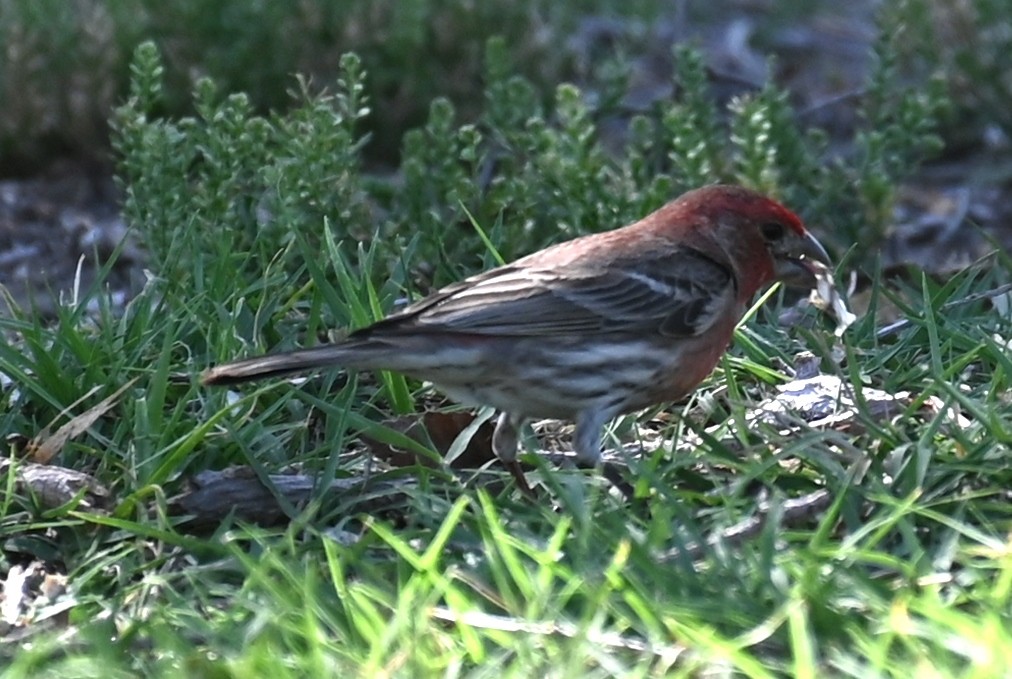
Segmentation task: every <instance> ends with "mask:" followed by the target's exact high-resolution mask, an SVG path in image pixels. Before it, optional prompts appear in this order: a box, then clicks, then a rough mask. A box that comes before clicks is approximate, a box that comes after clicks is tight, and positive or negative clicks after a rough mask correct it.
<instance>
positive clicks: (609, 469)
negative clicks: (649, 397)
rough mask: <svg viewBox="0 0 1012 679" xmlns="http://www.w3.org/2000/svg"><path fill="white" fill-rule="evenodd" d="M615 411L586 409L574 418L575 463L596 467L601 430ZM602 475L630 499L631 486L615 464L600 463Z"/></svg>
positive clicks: (613, 415)
mask: <svg viewBox="0 0 1012 679" xmlns="http://www.w3.org/2000/svg"><path fill="white" fill-rule="evenodd" d="M616 414H617V413H616V412H613V411H612V410H610V409H601V410H586V411H584V412H582V413H580V415H579V417H577V418H576V433H575V434H574V436H573V450H574V451H575V452H576V464H577V466H579V467H583V468H585V469H587V468H589V469H593V468H596V467H597V465H598V463H599V462H600V461H601V438H602V437H601V430H602V429H603V428H604V425H605V424H607V423H608V421H609V420H611V419H612V418H613V417H615V415H616ZM602 471H603V472H604V476H605V478H606V479H608V481H609V482H611V484H612V485H613V486H615V487H616V488H618V490H619V491H620V492H621V493H622V494H623V495H624V496H625V498H626V499H627V500H632V499H633V495H634V491H633V487H632V486H631V485H629V483H628V482H627V481H626V480H625V479H624V478H622V474H621V472H620V471H619V470H618V469H617V468H616V467H615V465H612V464H608V463H605V464H604V465H602Z"/></svg>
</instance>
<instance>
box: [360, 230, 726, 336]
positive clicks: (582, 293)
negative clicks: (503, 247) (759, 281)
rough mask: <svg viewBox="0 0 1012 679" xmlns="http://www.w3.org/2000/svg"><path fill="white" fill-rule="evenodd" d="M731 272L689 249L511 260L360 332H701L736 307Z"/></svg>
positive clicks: (671, 333)
mask: <svg viewBox="0 0 1012 679" xmlns="http://www.w3.org/2000/svg"><path fill="white" fill-rule="evenodd" d="M736 296H737V285H736V282H735V279H734V275H733V273H732V271H731V270H730V269H729V268H728V267H727V266H725V265H723V264H721V263H719V262H716V261H714V260H713V259H712V258H710V257H708V256H707V255H704V254H702V253H700V252H698V251H695V250H690V249H684V250H679V251H678V252H676V253H675V254H673V255H672V254H668V255H666V256H664V257H656V258H654V259H647V260H644V259H637V261H636V262H635V263H633V262H629V263H622V262H618V263H613V264H611V265H609V266H608V267H604V268H587V267H582V266H576V265H573V266H569V267H563V268H558V269H548V268H529V267H517V266H511V265H507V266H504V267H499V268H498V269H493V270H492V271H488V272H486V273H483V274H479V275H477V276H473V277H471V278H468V279H466V280H464V281H461V282H459V283H455V284H453V285H450V286H448V287H446V288H443V289H442V290H440V291H438V292H436V293H434V294H433V295H431V296H429V297H426V298H425V299H423V300H421V301H419V302H417V303H415V304H412V305H411V306H409V307H407V308H405V309H404V310H403V311H401V312H399V313H397V314H394V315H392V316H390V317H388V318H387V319H385V320H383V321H380V322H379V323H377V324H375V325H373V326H370V327H369V328H365V329H364V330H362V331H359V333H362V334H366V333H367V334H369V335H373V334H375V333H393V334H398V333H400V332H418V331H431V332H450V333H466V334H476V335H504V336H514V337H516V336H531V337H536V336H553V335H554V336H557V335H562V334H579V335H594V334H613V333H643V332H660V333H662V334H665V335H668V336H672V337H685V336H692V335H697V334H699V333H701V332H703V331H705V330H706V329H707V328H709V327H710V325H711V324H712V323H713V322H714V320H715V319H716V318H717V317H718V316H720V315H721V313H722V312H724V311H725V310H726V308H727V307H728V305H731V304H734V302H735V299H736Z"/></svg>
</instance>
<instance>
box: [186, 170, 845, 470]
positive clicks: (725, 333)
mask: <svg viewBox="0 0 1012 679" xmlns="http://www.w3.org/2000/svg"><path fill="white" fill-rule="evenodd" d="M813 262H820V263H823V264H827V265H828V264H829V257H828V256H827V255H826V251H825V250H824V249H823V247H822V246H821V245H820V244H819V242H818V241H817V240H816V239H815V238H814V237H813V236H812V235H811V234H810V233H809V232H808V231H806V230H805V227H804V225H803V224H802V222H801V220H800V219H799V218H798V217H797V215H795V214H794V213H793V212H791V211H790V210H788V209H787V208H785V207H784V206H783V205H781V204H780V203H777V202H776V201H774V200H771V199H769V198H767V197H765V196H763V195H761V194H759V193H756V192H755V191H751V190H749V189H745V188H742V187H738V186H708V187H705V188H701V189H697V190H694V191H690V192H688V193H686V194H684V195H682V196H681V197H680V198H677V199H676V200H674V201H672V202H670V203H668V204H667V205H665V206H664V207H662V208H660V209H659V210H657V211H656V212H653V213H651V214H649V215H647V216H646V217H644V218H643V219H641V220H639V221H637V222H635V223H633V224H630V225H628V226H625V227H623V228H620V229H616V230H614V231H608V232H605V233H597V234H592V235H589V236H583V237H581V238H575V239H573V240H570V241H567V242H564V243H559V244H558V245H554V246H551V247H549V248H546V249H544V250H541V251H539V252H535V253H533V254H531V255H528V256H526V257H523V258H522V259H518V260H517V261H515V262H513V263H512V264H506V265H504V266H500V267H498V268H495V269H492V270H491V271H486V272H485V273H481V274H478V275H476V276H472V277H470V278H467V279H465V280H463V281H460V282H459V283H454V284H452V285H449V286H447V287H445V288H443V289H441V290H438V291H437V292H434V293H433V294H431V295H429V296H428V297H426V298H424V299H422V300H420V301H418V302H415V303H414V304H411V305H410V306H408V307H406V308H405V309H403V310H402V311H400V312H398V313H395V314H393V315H391V316H389V317H387V318H386V319H384V320H382V321H379V322H377V323H375V324H373V325H370V326H368V327H366V328H362V329H361V330H357V331H355V332H353V333H351V334H350V335H349V336H348V337H347V338H346V339H344V340H342V341H340V342H338V343H336V344H330V345H324V346H319V347H313V348H311V349H302V350H298V351H291V352H287V353H280V354H272V355H266V356H260V357H257V358H248V359H243V360H239V361H235V362H233V363H225V364H222V365H218V366H215V367H213V368H211V369H209V370H208V371H206V372H205V373H204V375H203V382H204V384H232V383H236V382H244V381H246V380H254V379H261V378H266V377H275V376H279V375H286V374H289V373H297V372H304V371H310V370H314V369H318V368H330V367H342V368H349V369H352V370H393V371H396V372H400V373H404V374H406V375H409V376H411V377H414V378H417V379H422V380H428V381H430V382H432V383H433V384H434V385H435V386H436V387H437V388H438V389H439V390H441V391H443V392H445V393H446V394H448V395H449V396H450V397H452V398H454V399H455V400H458V401H461V402H464V403H470V404H480V405H491V406H493V407H495V408H496V409H498V410H499V411H500V415H499V419H498V422H497V424H496V428H495V433H494V435H493V439H492V445H493V449H494V451H495V454H496V455H497V456H498V457H499V458H500V459H501V460H502V461H503V462H504V463H506V464H507V466H509V467H510V468H511V469H514V468H515V466H516V463H515V460H516V455H517V439H518V432H517V430H518V428H519V426H520V425H521V424H522V423H523V422H524V421H525V420H526V419H527V418H532V417H535V418H556V419H564V420H573V421H575V422H576V432H575V436H574V441H573V447H574V449H575V451H576V456H577V460H578V461H579V462H580V463H581V464H583V465H588V466H590V465H595V464H596V463H597V462H598V460H599V459H600V455H601V431H602V428H603V426H604V425H605V424H606V423H607V422H608V421H609V420H611V419H612V418H614V417H616V416H617V415H620V414H623V413H628V412H631V411H635V410H640V409H642V408H646V407H648V406H651V405H654V404H657V403H663V402H667V401H677V400H680V399H682V398H683V397H685V396H686V395H687V394H689V393H690V392H691V391H692V390H693V389H694V388H695V387H696V385H698V384H699V382H700V381H702V380H703V378H705V377H706V376H707V375H708V374H709V373H710V371H711V370H713V368H714V366H715V365H716V364H717V362H718V361H719V360H720V357H721V355H722V354H723V353H724V351H725V350H726V349H727V346H728V344H729V343H730V341H731V338H732V335H733V332H734V328H735V325H736V324H737V323H738V321H739V320H740V319H741V317H742V315H743V314H744V312H745V310H746V309H747V307H748V305H749V303H750V300H751V299H752V298H753V296H754V295H755V294H756V293H757V292H758V291H759V290H761V289H762V288H764V287H765V286H766V285H768V284H770V283H772V282H774V281H778V280H779V281H783V282H784V283H785V284H788V285H795V286H805V287H811V286H812V285H813V282H814V277H813V273H814V270H815V265H813Z"/></svg>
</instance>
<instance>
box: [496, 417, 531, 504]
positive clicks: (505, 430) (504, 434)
mask: <svg viewBox="0 0 1012 679" xmlns="http://www.w3.org/2000/svg"><path fill="white" fill-rule="evenodd" d="M523 421H524V418H523V417H521V416H519V415H514V414H511V413H506V412H503V413H499V419H498V420H496V423H495V431H493V432H492V452H493V453H495V456H496V457H498V458H499V461H500V462H502V464H503V466H504V467H506V470H507V471H508V472H509V473H510V474H511V475H512V476H513V478H514V479H515V480H516V482H517V487H518V488H519V489H520V490H521V491H523V493H524V494H525V495H527V496H529V497H535V495H534V491H533V490H532V489H531V487H530V485H529V484H528V483H527V477H525V476H524V472H523V470H522V469H520V463H519V462H517V448H518V446H519V444H520V441H519V433H518V432H519V429H520V426H521V425H522V424H523Z"/></svg>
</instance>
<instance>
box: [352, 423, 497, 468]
mask: <svg viewBox="0 0 1012 679" xmlns="http://www.w3.org/2000/svg"><path fill="white" fill-rule="evenodd" d="M474 418H475V416H474V413H467V412H459V411H458V412H450V413H447V412H440V411H428V412H426V413H424V414H423V415H422V418H421V420H419V419H418V418H417V417H410V418H409V417H399V418H396V419H392V420H387V421H385V422H384V423H383V424H384V425H385V426H387V427H390V428H391V429H393V430H395V431H399V432H401V433H402V434H405V435H406V436H409V437H411V438H412V439H414V440H415V441H418V442H419V443H421V444H423V445H429V444H430V443H431V444H432V446H433V448H434V449H435V450H436V452H438V453H439V454H440V455H442V456H444V457H445V456H446V455H447V453H449V452H450V448H451V447H452V446H453V443H454V441H456V440H457V437H458V436H460V434H461V433H463V432H464V430H465V429H467V428H468V427H469V426H471V424H472V423H473V422H474ZM492 429H493V427H492V423H491V422H483V423H481V425H479V427H478V430H477V431H476V432H474V435H473V436H471V438H470V440H468V442H467V445H466V446H465V448H464V450H463V451H462V452H461V453H460V455H458V456H456V457H455V458H453V459H452V460H450V461H449V466H450V468H451V469H476V468H478V467H481V466H482V465H484V464H485V463H487V462H489V461H491V460H494V459H495V454H494V453H493V452H492ZM426 434H427V437H426ZM362 438H363V440H364V441H365V442H366V444H367V445H368V446H369V449H370V450H371V451H372V454H373V455H375V456H376V457H377V458H379V459H381V460H383V461H384V462H386V463H387V464H390V465H392V466H394V467H410V466H414V465H416V464H421V465H425V466H427V467H432V466H434V463H433V461H432V460H430V459H428V458H426V457H424V456H421V455H416V454H415V453H412V452H410V451H404V450H400V449H398V448H394V447H393V446H391V445H389V444H386V443H383V442H381V441H377V440H375V439H372V438H369V437H368V436H363V437H362Z"/></svg>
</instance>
